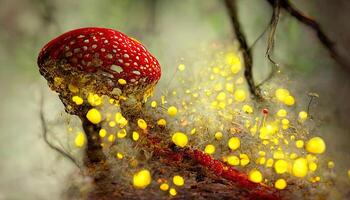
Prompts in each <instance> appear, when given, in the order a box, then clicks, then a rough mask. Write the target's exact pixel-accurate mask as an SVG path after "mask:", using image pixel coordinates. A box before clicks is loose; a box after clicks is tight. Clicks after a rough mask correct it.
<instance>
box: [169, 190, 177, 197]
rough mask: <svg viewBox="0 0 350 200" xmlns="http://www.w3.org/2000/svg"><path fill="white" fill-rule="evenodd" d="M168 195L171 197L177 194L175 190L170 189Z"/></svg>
mask: <svg viewBox="0 0 350 200" xmlns="http://www.w3.org/2000/svg"><path fill="white" fill-rule="evenodd" d="M169 194H170V195H171V196H176V194H177V192H176V189H175V188H170V190H169Z"/></svg>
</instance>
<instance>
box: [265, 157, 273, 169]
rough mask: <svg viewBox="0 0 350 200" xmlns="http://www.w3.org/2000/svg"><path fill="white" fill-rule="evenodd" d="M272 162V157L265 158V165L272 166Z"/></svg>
mask: <svg viewBox="0 0 350 200" xmlns="http://www.w3.org/2000/svg"><path fill="white" fill-rule="evenodd" d="M273 163H274V160H273V159H272V158H269V159H267V161H266V167H272V166H273Z"/></svg>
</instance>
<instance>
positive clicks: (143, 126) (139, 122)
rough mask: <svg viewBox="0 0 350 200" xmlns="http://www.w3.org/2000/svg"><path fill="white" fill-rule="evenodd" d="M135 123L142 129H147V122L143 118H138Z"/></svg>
mask: <svg viewBox="0 0 350 200" xmlns="http://www.w3.org/2000/svg"><path fill="white" fill-rule="evenodd" d="M137 125H138V127H139V128H140V129H142V130H146V129H147V123H146V122H145V120H143V119H138V120H137Z"/></svg>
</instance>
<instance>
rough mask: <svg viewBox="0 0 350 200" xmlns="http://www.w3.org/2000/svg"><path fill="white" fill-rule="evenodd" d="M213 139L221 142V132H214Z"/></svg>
mask: <svg viewBox="0 0 350 200" xmlns="http://www.w3.org/2000/svg"><path fill="white" fill-rule="evenodd" d="M214 137H215V139H217V140H221V139H222V132H216V133H215V135H214Z"/></svg>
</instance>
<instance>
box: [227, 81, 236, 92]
mask: <svg viewBox="0 0 350 200" xmlns="http://www.w3.org/2000/svg"><path fill="white" fill-rule="evenodd" d="M233 89H234V85H233V83H226V91H227V92H231V93H233Z"/></svg>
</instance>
